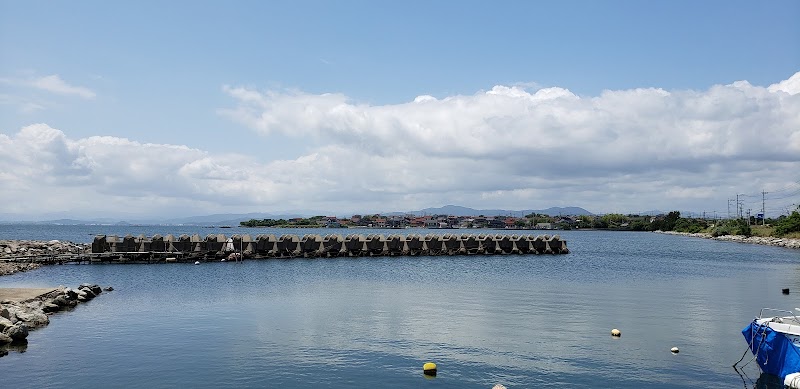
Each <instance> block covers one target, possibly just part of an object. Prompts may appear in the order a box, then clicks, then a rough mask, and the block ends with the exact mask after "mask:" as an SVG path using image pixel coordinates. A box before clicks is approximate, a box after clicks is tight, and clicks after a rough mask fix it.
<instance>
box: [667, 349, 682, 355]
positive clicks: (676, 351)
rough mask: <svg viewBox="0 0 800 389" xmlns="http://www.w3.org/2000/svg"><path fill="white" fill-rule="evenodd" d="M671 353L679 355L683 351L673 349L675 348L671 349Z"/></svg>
mask: <svg viewBox="0 0 800 389" xmlns="http://www.w3.org/2000/svg"><path fill="white" fill-rule="evenodd" d="M669 351H672V353H673V354H677V353H679V352H681V350H678V348H677V347H673V348H671V349H669Z"/></svg>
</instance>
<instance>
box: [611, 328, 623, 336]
mask: <svg viewBox="0 0 800 389" xmlns="http://www.w3.org/2000/svg"><path fill="white" fill-rule="evenodd" d="M611 336H622V332H620V331H619V330H618V329H616V328H614V329H613V330H611Z"/></svg>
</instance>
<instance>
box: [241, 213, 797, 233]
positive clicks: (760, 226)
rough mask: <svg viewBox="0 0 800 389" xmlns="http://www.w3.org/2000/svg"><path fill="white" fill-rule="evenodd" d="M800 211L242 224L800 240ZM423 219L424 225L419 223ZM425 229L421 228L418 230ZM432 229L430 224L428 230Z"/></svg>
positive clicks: (298, 220)
mask: <svg viewBox="0 0 800 389" xmlns="http://www.w3.org/2000/svg"><path fill="white" fill-rule="evenodd" d="M798 211H800V208H798V210H796V211H794V212H792V213H791V214H790V215H788V216H786V215H781V216H780V217H778V218H774V219H773V218H768V219H766V220H760V219H755V218H754V217H751V218H750V219H749V220H748V219H747V218H738V219H719V220H715V219H709V218H702V217H697V218H694V217H682V216H681V214H680V212H678V211H672V212H669V213H667V214H665V215H658V216H649V215H623V214H614V213H612V214H606V215H592V216H586V215H583V216H558V217H556V216H548V215H541V214H530V215H525V216H524V217H511V216H508V217H502V216H501V217H493V218H492V217H483V216H476V217H454V216H448V215H432V216H425V217H412V216H405V217H403V216H393V217H389V218H387V217H383V216H381V215H364V216H361V215H354V216H353V217H351V218H350V219H337V218H335V217H327V216H314V217H310V218H295V219H289V220H284V219H277V220H275V219H263V220H258V219H251V220H248V221H243V222H241V223H240V224H241V225H242V226H244V227H289V228H304V227H306V228H307V227H364V226H368V227H404V226H414V227H418V226H426V223H430V222H431V221H437V224H436V226H437V227H434V228H452V227H460V228H509V229H554V230H571V229H598V230H616V231H675V232H687V233H708V234H711V235H712V236H715V237H716V236H723V235H744V236H763V237H768V236H769V237H785V238H800V212H798ZM420 219H425V220H420ZM420 223H421V224H420ZM428 225H429V224H428Z"/></svg>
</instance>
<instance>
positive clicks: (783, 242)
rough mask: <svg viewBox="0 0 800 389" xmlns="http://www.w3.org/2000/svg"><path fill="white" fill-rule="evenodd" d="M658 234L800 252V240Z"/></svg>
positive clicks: (700, 234) (674, 233) (659, 232)
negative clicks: (783, 248) (781, 248)
mask: <svg viewBox="0 0 800 389" xmlns="http://www.w3.org/2000/svg"><path fill="white" fill-rule="evenodd" d="M654 232H655V233H657V234H666V235H679V236H688V237H692V238H703V239H712V240H718V241H724V242H737V243H748V244H760V245H762V246H774V247H785V248H788V249H795V250H800V239H793V238H776V237H771V236H750V237H747V236H744V235H720V236H717V237H715V236H712V235H711V234H709V233H707V232H695V233H691V232H677V231H654Z"/></svg>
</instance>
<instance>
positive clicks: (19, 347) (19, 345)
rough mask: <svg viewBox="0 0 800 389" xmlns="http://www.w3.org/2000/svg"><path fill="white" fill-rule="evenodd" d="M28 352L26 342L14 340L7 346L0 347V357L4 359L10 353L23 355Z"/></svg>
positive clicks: (24, 340)
mask: <svg viewBox="0 0 800 389" xmlns="http://www.w3.org/2000/svg"><path fill="white" fill-rule="evenodd" d="M27 350H28V340H27V339H23V340H15V341H14V342H11V343H9V344H6V345H3V346H0V357H4V356H6V355H8V354H9V353H12V352H17V353H24V352H25V351H27Z"/></svg>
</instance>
